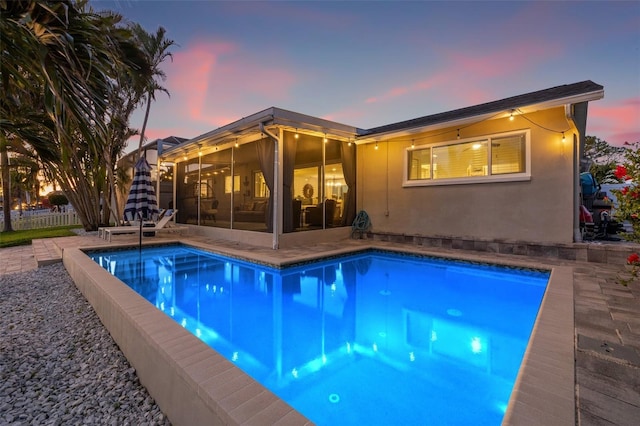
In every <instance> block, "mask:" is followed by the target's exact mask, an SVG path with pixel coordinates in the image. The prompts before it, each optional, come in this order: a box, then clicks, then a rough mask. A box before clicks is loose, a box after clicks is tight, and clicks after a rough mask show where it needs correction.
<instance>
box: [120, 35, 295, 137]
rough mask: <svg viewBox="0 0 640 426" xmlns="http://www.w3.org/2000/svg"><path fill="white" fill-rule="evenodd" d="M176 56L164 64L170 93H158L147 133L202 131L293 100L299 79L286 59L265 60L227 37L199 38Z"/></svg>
mask: <svg viewBox="0 0 640 426" xmlns="http://www.w3.org/2000/svg"><path fill="white" fill-rule="evenodd" d="M269 54H270V57H274V56H277V53H274V52H269ZM173 57H174V58H173V59H174V60H173V62H168V63H165V64H164V69H165V71H166V74H167V80H166V81H165V82H164V83H163V85H164V86H165V87H166V88H167V89H168V90H169V92H170V94H171V96H170V97H167V96H166V95H164V94H163V93H157V94H156V102H154V103H153V104H152V106H151V116H150V121H149V125H148V128H147V130H146V134H147V135H152V134H153V135H156V134H157V137H160V138H162V137H166V136H169V134H168V131H167V130H166V129H168V128H175V129H181V128H182V129H184V130H180V133H179V134H177V135H176V136H182V135H185V134H187V135H188V136H189V137H194V136H197V135H200V134H202V133H205V132H207V131H210V130H212V129H214V128H217V127H220V126H223V125H226V124H229V123H231V122H233V121H235V120H238V119H240V118H242V117H243V115H246V114H247V112H248V111H249V112H251V111H258V110H261V109H264V108H268V107H270V106H272V105H273V103H274V101H281V100H286V99H288V98H289V93H290V91H291V88H292V87H293V85H294V84H295V83H296V78H295V76H294V75H293V74H292V72H291V71H289V69H288V68H287V67H286V65H280V64H283V63H286V62H285V61H283V60H281V59H280V58H276V60H273V61H266V60H265V58H262V57H259V56H257V55H255V54H253V55H251V54H247V53H245V52H244V50H243V48H242V47H241V46H238V45H236V44H234V43H230V42H227V41H224V40H197V41H194V42H192V43H190V44H189V45H187V46H186V48H184V49H183V50H181V51H179V52H176V53H174V54H173ZM247 105H249V107H248V106H247ZM250 105H255V107H253V108H252V107H250ZM139 121H141V120H139ZM132 126H134V127H138V128H139V127H141V122H140V123H138V122H137V121H136V122H132ZM176 131H178V130H176ZM150 138H151V136H150Z"/></svg>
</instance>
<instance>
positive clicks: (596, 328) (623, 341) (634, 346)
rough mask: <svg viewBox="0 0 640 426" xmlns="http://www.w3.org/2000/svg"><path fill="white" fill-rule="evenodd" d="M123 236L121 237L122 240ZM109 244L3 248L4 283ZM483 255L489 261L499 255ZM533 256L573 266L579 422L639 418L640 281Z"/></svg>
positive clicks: (91, 240) (94, 240)
mask: <svg viewBox="0 0 640 426" xmlns="http://www.w3.org/2000/svg"><path fill="white" fill-rule="evenodd" d="M125 240H126V237H123V240H119V242H123V241H125ZM197 240H198V243H200V244H203V243H204V244H207V243H211V244H215V246H216V248H217V249H219V250H223V249H224V248H225V246H226V247H227V248H228V249H229V250H251V251H253V252H254V253H255V252H262V251H264V254H265V255H268V254H271V255H273V251H272V250H271V249H268V248H259V247H249V246H242V245H239V244H237V243H231V242H223V241H212V240H206V239H202V238H198V239H197ZM106 244H107V243H106V242H105V241H103V240H101V239H99V238H98V237H97V236H83V237H65V238H54V239H49V240H39V241H36V242H35V243H34V245H33V246H22V247H15V248H4V249H0V285H7V284H8V285H10V281H11V275H10V274H12V273H16V272H21V271H27V270H31V269H35V268H37V266H38V263H40V264H41V265H42V264H47V263H50V262H55V261H59V260H60V256H61V254H60V249H61V248H62V249H64V248H66V247H80V246H95V245H106ZM336 244H341V243H336ZM336 244H333V245H326V246H323V245H316V246H314V247H308V248H306V250H310V251H313V252H317V253H320V252H322V251H323V250H326V249H327V247H335V245H336ZM299 250H300V249H299V248H295V249H283V250H280V251H279V252H278V256H279V257H284V258H286V257H290V256H295V254H296V253H299ZM34 252H35V254H34ZM457 252H459V251H457ZM443 253H445V254H451V255H455V251H454V252H451V251H445V250H443ZM474 254H476V253H474ZM483 256H486V258H487V260H488V261H491V260H492V258H495V257H496V256H499V255H496V254H493V253H486V254H484V255H483ZM501 257H502V256H501ZM505 257H508V256H505ZM512 258H513V257H512ZM529 260H531V259H529ZM535 262H539V263H540V265H541V266H543V267H544V266H550V265H551V266H553V265H569V266H572V267H573V268H574V280H573V287H574V309H575V368H576V395H577V398H576V405H577V406H576V410H577V416H576V419H577V423H578V425H579V426H590V425H593V426H595V425H623V426H626V425H629V426H632V425H634V426H635V425H637V424H640V283H638V282H634V283H632V284H630V285H629V286H628V287H624V286H622V285H620V284H618V282H617V280H616V276H617V274H618V272H619V271H620V266H616V265H613V266H612V265H605V264H599V263H587V262H571V261H562V260H554V259H536V260H535Z"/></svg>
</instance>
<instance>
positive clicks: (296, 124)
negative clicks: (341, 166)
mask: <svg viewBox="0 0 640 426" xmlns="http://www.w3.org/2000/svg"><path fill="white" fill-rule="evenodd" d="M273 124H274V125H282V126H286V127H290V128H292V129H306V130H310V131H313V132H317V133H320V134H331V135H335V136H341V137H346V138H350V137H354V136H355V135H356V134H357V132H358V131H359V129H358V128H356V127H353V126H349V125H346V124H341V123H337V122H335V121H330V120H326V119H324V118H319V117H313V116H311V115H306V114H300V113H297V112H293V111H287V110H284V109H280V108H274V116H273Z"/></svg>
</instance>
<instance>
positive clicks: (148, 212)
mask: <svg viewBox="0 0 640 426" xmlns="http://www.w3.org/2000/svg"><path fill="white" fill-rule="evenodd" d="M157 215H158V199H157V198H156V191H155V189H154V188H153V183H151V166H149V162H148V161H147V159H146V158H144V157H140V159H139V160H138V162H137V163H136V165H135V175H134V176H133V183H132V184H131V189H130V190H129V197H128V198H127V204H126V205H125V207H124V218H125V220H135V219H138V220H140V218H141V217H142V220H152V219H153V218H154V217H155V216H157Z"/></svg>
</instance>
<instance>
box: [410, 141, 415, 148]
mask: <svg viewBox="0 0 640 426" xmlns="http://www.w3.org/2000/svg"><path fill="white" fill-rule="evenodd" d="M415 147H416V144H415V143H414V142H413V139H411V148H415Z"/></svg>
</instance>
